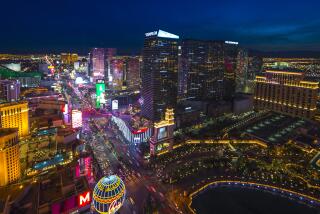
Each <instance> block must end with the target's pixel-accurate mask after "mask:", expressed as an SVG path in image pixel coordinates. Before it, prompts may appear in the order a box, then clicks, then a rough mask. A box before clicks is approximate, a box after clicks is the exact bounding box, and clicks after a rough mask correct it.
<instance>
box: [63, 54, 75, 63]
mask: <svg viewBox="0 0 320 214" xmlns="http://www.w3.org/2000/svg"><path fill="white" fill-rule="evenodd" d="M60 57H61V63H62V64H68V65H72V64H74V63H75V62H76V61H78V54H74V53H61V55H60Z"/></svg>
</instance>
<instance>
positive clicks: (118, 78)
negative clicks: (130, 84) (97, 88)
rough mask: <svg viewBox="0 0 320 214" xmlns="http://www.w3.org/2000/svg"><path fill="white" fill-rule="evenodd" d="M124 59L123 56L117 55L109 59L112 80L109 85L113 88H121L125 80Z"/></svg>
mask: <svg viewBox="0 0 320 214" xmlns="http://www.w3.org/2000/svg"><path fill="white" fill-rule="evenodd" d="M125 69H126V60H125V58H123V57H121V58H120V57H118V58H115V59H112V60H111V74H112V82H110V79H109V83H111V85H110V87H111V88H112V89H114V90H122V87H123V84H124V80H125V74H126V73H125Z"/></svg>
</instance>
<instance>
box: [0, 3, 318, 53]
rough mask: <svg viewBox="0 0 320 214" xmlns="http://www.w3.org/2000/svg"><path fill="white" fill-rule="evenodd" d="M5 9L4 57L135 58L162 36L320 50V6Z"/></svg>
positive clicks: (0, 43) (0, 45)
mask: <svg viewBox="0 0 320 214" xmlns="http://www.w3.org/2000/svg"><path fill="white" fill-rule="evenodd" d="M295 2H296V3H295ZM0 8H1V10H0V18H1V19H0V20H1V30H0V53H4V52H11V53H18V52H24V53H28V52H30V53H31V52H42V53H45V52H60V51H79V52H86V51H87V50H88V49H89V48H90V47H93V46H99V47H116V48H119V49H121V50H123V51H129V52H130V51H132V52H134V51H138V50H139V49H140V48H141V47H142V44H143V38H144V33H145V32H148V31H153V30H157V29H162V30H166V31H169V32H171V33H175V34H178V35H180V36H181V37H182V38H198V39H212V40H220V39H221V40H233V41H239V42H240V44H241V45H243V46H245V47H248V48H250V49H257V50H262V51H291V50H311V51H320V12H319V8H320V1H319V0H304V1H297V0H290V1H289V0H268V1H266V0H254V1H251V0H221V1H220V0H219V1H215V0H192V1H191V0H161V1H156V0H148V1H139V0H113V1H112V0H86V1H85V0H77V1H76V0H55V1H53V0H7V1H1V7H0Z"/></svg>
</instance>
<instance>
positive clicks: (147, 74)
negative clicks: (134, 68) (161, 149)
mask: <svg viewBox="0 0 320 214" xmlns="http://www.w3.org/2000/svg"><path fill="white" fill-rule="evenodd" d="M178 40H179V36H177V35H174V34H171V33H168V32H165V31H162V30H158V31H153V32H149V33H146V34H145V40H144V49H143V68H142V76H141V78H142V98H143V103H142V108H141V114H142V116H144V117H146V118H148V119H150V120H152V121H159V120H161V119H163V118H164V114H165V111H166V109H167V108H175V107H176V103H177V91H178V88H177V87H178V49H179V46H178Z"/></svg>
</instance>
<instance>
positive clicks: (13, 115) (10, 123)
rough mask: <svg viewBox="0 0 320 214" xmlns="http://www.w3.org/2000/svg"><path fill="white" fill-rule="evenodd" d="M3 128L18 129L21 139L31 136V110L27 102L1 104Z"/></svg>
mask: <svg viewBox="0 0 320 214" xmlns="http://www.w3.org/2000/svg"><path fill="white" fill-rule="evenodd" d="M0 116H1V121H0V122H1V124H0V125H1V128H18V129H19V137H23V136H26V135H28V134H29V108H28V103H27V102H13V103H4V104H0Z"/></svg>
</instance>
